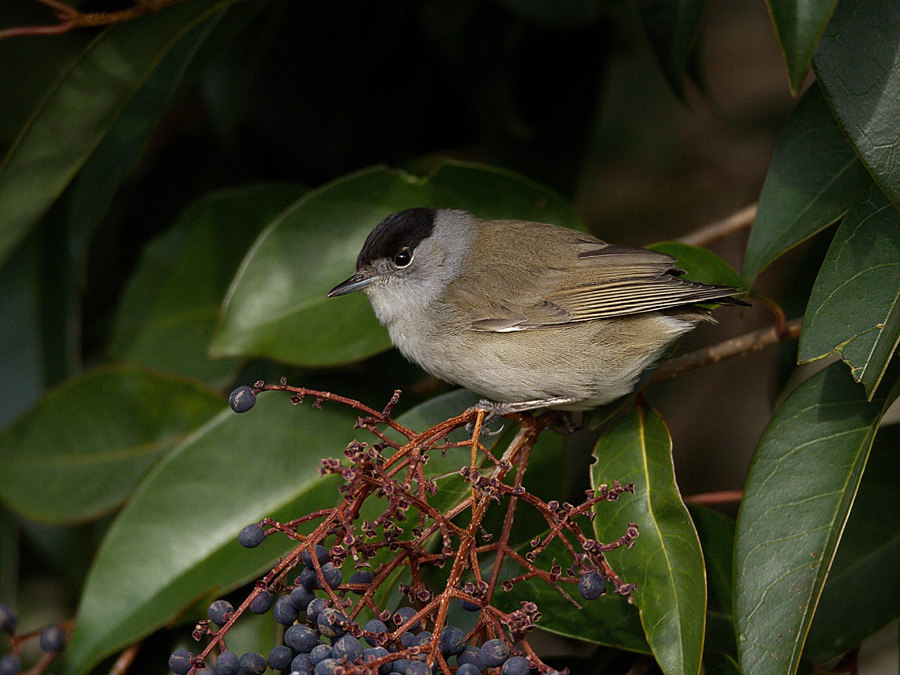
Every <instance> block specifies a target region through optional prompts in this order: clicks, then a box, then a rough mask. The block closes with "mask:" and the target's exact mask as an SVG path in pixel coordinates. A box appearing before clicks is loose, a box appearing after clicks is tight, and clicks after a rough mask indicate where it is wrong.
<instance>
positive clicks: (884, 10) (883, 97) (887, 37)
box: [813, 0, 900, 208]
mask: <svg viewBox="0 0 900 675" xmlns="http://www.w3.org/2000/svg"><path fill="white" fill-rule="evenodd" d="M897 26H900V3H897V2H884V0H841V2H839V3H838V5H837V8H836V9H835V11H834V16H833V17H832V19H831V21H830V22H829V23H828V28H826V29H825V33H824V35H822V39H821V40H820V41H819V48H818V50H817V51H816V55H815V58H814V59H813V67H814V68H815V71H816V78H817V79H818V81H819V83H820V84H821V86H822V89H823V90H824V92H825V98H827V99H828V104H829V105H830V106H831V109H832V110H833V111H834V115H835V117H837V120H838V122H840V125H841V128H842V129H843V130H844V133H845V134H847V137H848V138H849V139H850V142H851V143H853V145H854V147H855V148H856V152H857V153H859V156H860V158H861V159H862V161H863V163H864V164H865V165H866V167H867V168H868V169H869V172H870V173H871V174H872V176H873V177H874V178H875V182H876V183H878V185H879V186H881V189H882V190H884V192H885V194H886V195H887V196H888V197H890V199H891V201H892V202H894V205H895V206H897V207H898V208H900V136H898V134H897V102H898V101H900V30H897Z"/></svg>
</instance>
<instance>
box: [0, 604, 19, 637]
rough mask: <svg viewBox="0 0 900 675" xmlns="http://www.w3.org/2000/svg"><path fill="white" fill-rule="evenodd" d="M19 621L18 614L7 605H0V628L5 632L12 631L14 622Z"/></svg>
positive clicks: (14, 627)
mask: <svg viewBox="0 0 900 675" xmlns="http://www.w3.org/2000/svg"><path fill="white" fill-rule="evenodd" d="M17 623H19V615H18V614H16V610H14V609H13V608H12V607H10V606H9V605H0V630H2V631H4V632H6V633H14V632H15V631H16V624H17Z"/></svg>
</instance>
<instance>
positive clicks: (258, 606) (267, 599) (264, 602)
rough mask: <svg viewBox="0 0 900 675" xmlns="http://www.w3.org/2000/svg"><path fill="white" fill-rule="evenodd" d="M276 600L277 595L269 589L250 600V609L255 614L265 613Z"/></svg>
mask: <svg viewBox="0 0 900 675" xmlns="http://www.w3.org/2000/svg"><path fill="white" fill-rule="evenodd" d="M274 600H275V596H273V595H272V594H271V593H269V591H263V592H262V593H260V594H259V595H257V596H256V597H255V598H253V600H251V601H250V611H251V612H253V613H254V614H265V613H266V612H268V611H269V609H270V608H271V607H272V602H273V601H274Z"/></svg>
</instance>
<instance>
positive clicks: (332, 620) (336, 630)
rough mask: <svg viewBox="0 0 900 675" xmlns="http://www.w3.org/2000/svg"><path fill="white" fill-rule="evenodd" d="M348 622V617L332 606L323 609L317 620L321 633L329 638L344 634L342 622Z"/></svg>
mask: <svg viewBox="0 0 900 675" xmlns="http://www.w3.org/2000/svg"><path fill="white" fill-rule="evenodd" d="M346 622H347V617H346V616H344V615H343V614H341V613H340V612H339V611H337V610H336V609H332V608H331V607H326V608H325V609H323V610H322V612H321V613H320V614H319V618H318V619H317V620H316V623H317V624H319V633H321V634H322V635H324V636H325V637H329V638H335V637H341V636H342V635H343V634H344V627H343V625H342V624H344V623H346Z"/></svg>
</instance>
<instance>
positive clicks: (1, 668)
mask: <svg viewBox="0 0 900 675" xmlns="http://www.w3.org/2000/svg"><path fill="white" fill-rule="evenodd" d="M21 672H22V660H21V659H20V658H19V657H18V656H16V655H15V654H7V655H6V656H4V657H3V658H0V675H19V673H21ZM185 672H187V671H185Z"/></svg>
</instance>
